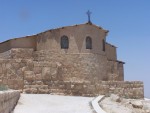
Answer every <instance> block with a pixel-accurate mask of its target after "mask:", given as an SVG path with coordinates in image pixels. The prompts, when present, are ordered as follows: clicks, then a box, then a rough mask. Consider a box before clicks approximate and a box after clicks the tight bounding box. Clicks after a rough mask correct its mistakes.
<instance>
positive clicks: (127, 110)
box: [99, 94, 150, 113]
mask: <svg viewBox="0 0 150 113" xmlns="http://www.w3.org/2000/svg"><path fill="white" fill-rule="evenodd" d="M99 105H100V106H101V107H102V109H103V110H105V111H106V112H107V113H150V100H148V99H147V100H144V99H125V98H121V97H119V96H117V95H114V94H111V96H110V97H105V98H104V99H103V100H102V101H101V102H100V103H99Z"/></svg>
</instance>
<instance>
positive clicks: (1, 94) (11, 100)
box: [0, 91, 20, 113]
mask: <svg viewBox="0 0 150 113" xmlns="http://www.w3.org/2000/svg"><path fill="white" fill-rule="evenodd" d="M19 98H20V92H18V91H0V113H11V111H13V109H14V107H15V106H16V104H17V102H18V100H19Z"/></svg>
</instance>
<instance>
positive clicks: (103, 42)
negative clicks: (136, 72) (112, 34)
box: [102, 39, 105, 51]
mask: <svg viewBox="0 0 150 113" xmlns="http://www.w3.org/2000/svg"><path fill="white" fill-rule="evenodd" d="M102 44H103V51H105V40H104V39H103V41H102Z"/></svg>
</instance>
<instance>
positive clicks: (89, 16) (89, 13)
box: [86, 10, 92, 23]
mask: <svg viewBox="0 0 150 113" xmlns="http://www.w3.org/2000/svg"><path fill="white" fill-rule="evenodd" d="M86 14H87V15H88V22H89V23H91V14H92V12H90V11H89V10H88V11H87V12H86Z"/></svg>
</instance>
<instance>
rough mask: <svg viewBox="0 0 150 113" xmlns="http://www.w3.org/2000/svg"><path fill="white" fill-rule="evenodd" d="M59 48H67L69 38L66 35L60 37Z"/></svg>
mask: <svg viewBox="0 0 150 113" xmlns="http://www.w3.org/2000/svg"><path fill="white" fill-rule="evenodd" d="M61 48H62V49H68V48H69V39H68V37H67V36H62V37H61Z"/></svg>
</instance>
